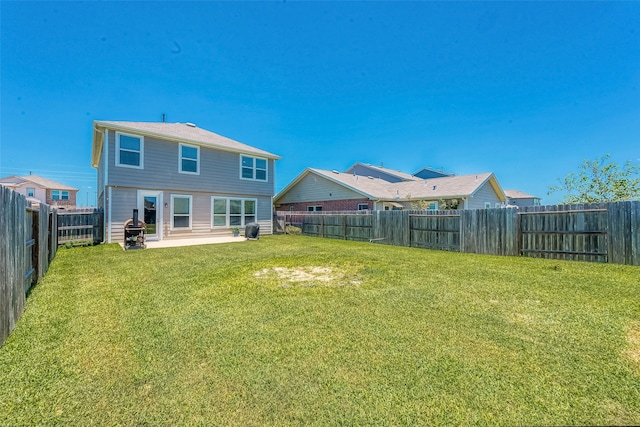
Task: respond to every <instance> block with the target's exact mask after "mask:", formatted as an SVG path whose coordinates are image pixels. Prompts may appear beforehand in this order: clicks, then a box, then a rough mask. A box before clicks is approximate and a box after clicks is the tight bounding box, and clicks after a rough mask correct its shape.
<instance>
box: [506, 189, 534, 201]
mask: <svg viewBox="0 0 640 427" xmlns="http://www.w3.org/2000/svg"><path fill="white" fill-rule="evenodd" d="M504 194H506V195H507V197H508V198H510V199H539V198H540V197H537V196H532V195H531V194H527V193H525V192H524V191H520V190H504Z"/></svg>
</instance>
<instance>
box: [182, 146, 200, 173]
mask: <svg viewBox="0 0 640 427" xmlns="http://www.w3.org/2000/svg"><path fill="white" fill-rule="evenodd" d="M179 153H180V161H179V165H180V166H179V168H180V169H179V172H180V173H191V174H194V175H198V174H200V147H198V146H196V145H187V144H180V146H179Z"/></svg>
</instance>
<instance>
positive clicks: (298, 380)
mask: <svg viewBox="0 0 640 427" xmlns="http://www.w3.org/2000/svg"><path fill="white" fill-rule="evenodd" d="M639 282H640V269H639V268H638V267H628V266H619V265H603V264H589V263H580V262H562V261H549V260H539V259H531V258H508V257H492V256H482V255H470V254H457V253H448V252H435V251H427V250H421V249H410V248H399V247H391V246H384V245H379V244H369V243H357V242H344V241H337V240H325V239H318V238H308V237H304V236H263V237H262V238H261V239H260V240H259V241H250V242H245V243H230V244H220V245H208V246H194V247H184V248H167V249H154V250H145V251H129V252H123V251H122V250H121V249H120V248H119V247H118V246H112V245H106V246H98V247H88V248H74V249H68V250H61V251H59V252H58V255H57V257H56V259H55V261H54V263H53V265H52V267H51V269H50V270H49V273H48V274H47V275H46V277H45V278H44V280H43V281H42V282H41V283H40V284H39V285H38V286H37V287H36V288H35V289H34V291H33V292H32V294H31V295H30V297H29V299H28V301H27V308H26V311H25V313H24V315H23V317H22V319H21V320H20V322H19V324H18V326H17V328H16V329H15V330H14V332H13V333H12V335H11V336H10V337H9V339H8V340H7V342H6V343H5V344H4V346H3V347H2V348H0V396H2V397H1V398H0V425H55V424H60V425H131V424H136V425H137V424H144V425H147V424H148V425H242V426H248V425H319V426H325V425H472V424H474V425H492V426H494V425H510V426H511V425H611V424H615V425H624V424H640V283H639Z"/></svg>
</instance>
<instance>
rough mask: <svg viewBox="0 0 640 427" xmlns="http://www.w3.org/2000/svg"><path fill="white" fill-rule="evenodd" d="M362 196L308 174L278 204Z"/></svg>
mask: <svg viewBox="0 0 640 427" xmlns="http://www.w3.org/2000/svg"><path fill="white" fill-rule="evenodd" d="M362 197H363V195H362V194H360V193H357V192H355V191H352V190H349V189H348V188H345V187H343V186H342V185H338V184H336V183H334V182H332V181H329V180H328V179H326V178H323V177H321V176H318V175H315V174H312V173H309V174H307V175H306V176H304V177H303V178H302V179H301V180H300V181H299V182H298V183H297V184H296V185H294V186H293V187H292V188H291V189H290V190H289V191H288V192H287V193H286V194H284V195H283V196H282V197H281V198H280V199H279V200H278V203H297V202H314V201H321V200H345V199H359V198H362Z"/></svg>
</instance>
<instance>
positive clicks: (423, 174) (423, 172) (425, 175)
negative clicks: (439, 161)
mask: <svg viewBox="0 0 640 427" xmlns="http://www.w3.org/2000/svg"><path fill="white" fill-rule="evenodd" d="M413 176H414V177H418V178H422V179H431V178H442V177H445V176H453V174H452V173H447V172H444V171H441V170H436V169H432V168H422V169H420V170H419V171H418V172H416V173H414V174H413Z"/></svg>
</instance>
